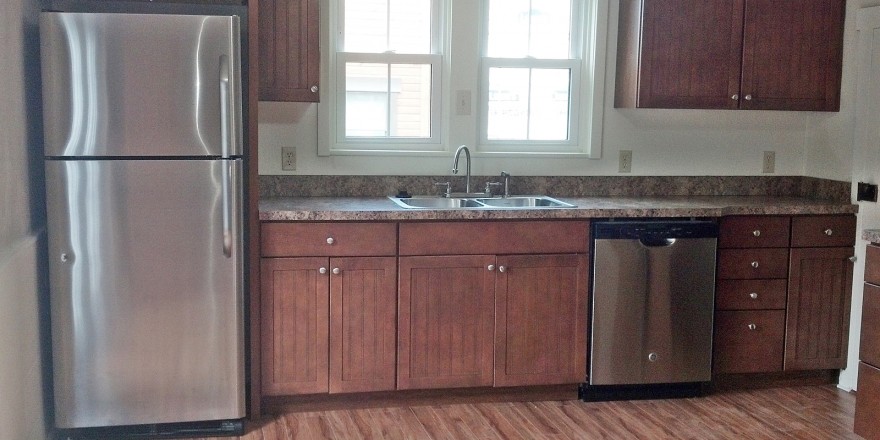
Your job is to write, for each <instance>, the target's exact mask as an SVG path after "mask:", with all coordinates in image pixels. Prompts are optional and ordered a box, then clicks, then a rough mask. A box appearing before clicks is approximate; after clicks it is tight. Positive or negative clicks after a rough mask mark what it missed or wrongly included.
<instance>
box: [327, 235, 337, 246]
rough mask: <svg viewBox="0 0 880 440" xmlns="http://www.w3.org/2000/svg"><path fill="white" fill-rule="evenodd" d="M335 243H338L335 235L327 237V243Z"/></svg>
mask: <svg viewBox="0 0 880 440" xmlns="http://www.w3.org/2000/svg"><path fill="white" fill-rule="evenodd" d="M333 243H336V240H334V239H333V237H327V244H333Z"/></svg>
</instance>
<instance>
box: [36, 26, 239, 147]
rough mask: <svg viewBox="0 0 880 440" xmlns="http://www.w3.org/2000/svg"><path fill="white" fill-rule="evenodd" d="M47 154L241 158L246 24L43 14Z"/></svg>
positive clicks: (44, 108)
mask: <svg viewBox="0 0 880 440" xmlns="http://www.w3.org/2000/svg"><path fill="white" fill-rule="evenodd" d="M40 39H41V44H42V47H41V54H42V72H43V112H44V127H45V128H44V131H45V155H46V156H67V157H75V156H84V157H89V156H113V157H131V156H135V157H141V156H217V157H230V156H240V155H241V154H242V153H241V151H242V146H241V145H242V133H241V129H240V127H241V105H240V103H241V79H240V78H241V77H240V74H241V67H240V65H241V63H240V55H239V49H240V48H239V44H240V43H239V21H238V17H229V16H199V15H147V14H94V13H90V14H86V13H57V12H46V13H43V14H41V15H40Z"/></svg>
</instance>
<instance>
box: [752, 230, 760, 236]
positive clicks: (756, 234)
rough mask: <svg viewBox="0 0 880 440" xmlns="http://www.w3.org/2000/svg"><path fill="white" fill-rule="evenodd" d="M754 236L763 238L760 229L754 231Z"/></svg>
mask: <svg viewBox="0 0 880 440" xmlns="http://www.w3.org/2000/svg"><path fill="white" fill-rule="evenodd" d="M752 235H754V236H755V237H760V236H761V230H760V229H755V230H754V231H752Z"/></svg>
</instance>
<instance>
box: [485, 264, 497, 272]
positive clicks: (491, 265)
mask: <svg viewBox="0 0 880 440" xmlns="http://www.w3.org/2000/svg"><path fill="white" fill-rule="evenodd" d="M486 269H488V270H489V272H491V271H493V270H495V265H494V264H490V265H489V266H487V267H486Z"/></svg>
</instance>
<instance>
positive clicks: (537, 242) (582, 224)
mask: <svg viewBox="0 0 880 440" xmlns="http://www.w3.org/2000/svg"><path fill="white" fill-rule="evenodd" d="M589 226H590V224H589V222H587V221H532V222H526V221H523V222H458V223H457V222H430V223H401V224H400V255H492V254H583V253H586V252H587V251H588V249H589V247H588V242H587V236H588V235H589V229H590V228H589Z"/></svg>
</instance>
